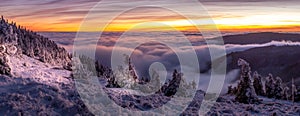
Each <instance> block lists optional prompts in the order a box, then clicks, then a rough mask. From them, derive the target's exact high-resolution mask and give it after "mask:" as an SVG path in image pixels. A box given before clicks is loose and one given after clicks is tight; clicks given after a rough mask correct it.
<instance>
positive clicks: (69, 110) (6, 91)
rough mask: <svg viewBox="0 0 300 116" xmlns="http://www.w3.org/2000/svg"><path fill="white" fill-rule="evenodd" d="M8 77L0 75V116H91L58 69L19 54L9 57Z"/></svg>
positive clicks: (64, 72)
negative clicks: (9, 74) (4, 115)
mask: <svg viewBox="0 0 300 116" xmlns="http://www.w3.org/2000/svg"><path fill="white" fill-rule="evenodd" d="M9 59H10V62H9V65H10V67H11V69H12V75H13V76H12V77H9V76H0V107H1V108H0V114H6V115H76V114H81V115H92V114H90V112H89V111H88V110H87V108H86V107H85V105H84V104H83V102H82V101H81V100H80V98H79V95H78V94H77V91H76V89H75V85H74V83H73V81H72V79H71V78H70V73H71V72H70V71H67V70H62V69H59V68H56V67H55V66H51V65H49V64H46V63H42V62H40V61H38V60H35V59H33V58H30V57H27V56H25V55H21V56H20V57H14V56H9Z"/></svg>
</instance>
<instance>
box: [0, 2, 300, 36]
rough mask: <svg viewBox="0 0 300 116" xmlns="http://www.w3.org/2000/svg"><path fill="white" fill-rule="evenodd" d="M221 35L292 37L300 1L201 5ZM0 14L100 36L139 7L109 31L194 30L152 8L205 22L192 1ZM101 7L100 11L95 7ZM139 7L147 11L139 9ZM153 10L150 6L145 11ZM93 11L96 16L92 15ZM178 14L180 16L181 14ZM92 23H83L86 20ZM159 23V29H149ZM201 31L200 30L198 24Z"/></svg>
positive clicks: (27, 7) (6, 5)
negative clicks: (285, 33)
mask: <svg viewBox="0 0 300 116" xmlns="http://www.w3.org/2000/svg"><path fill="white" fill-rule="evenodd" d="M198 2H200V3H201V4H203V6H204V7H205V9H206V10H207V11H206V12H207V13H208V14H209V15H210V16H211V18H212V19H213V21H214V23H215V24H216V26H217V27H218V28H219V29H220V30H221V31H288V32H298V31H299V30H300V1H299V0H227V1H224V0H199V1H198ZM0 3H1V4H0V12H1V15H3V16H4V17H5V18H7V19H9V20H10V21H15V22H17V24H19V25H22V26H25V27H27V28H29V29H32V30H34V31H78V30H79V28H80V27H81V24H82V22H83V21H84V22H86V25H85V26H86V27H82V28H81V31H98V30H99V28H104V27H105V26H106V24H107V22H105V21H104V20H106V18H108V17H112V15H113V14H117V13H119V12H120V11H122V10H123V9H124V8H127V7H135V6H139V7H137V8H135V9H132V10H129V11H126V12H124V11H122V14H120V15H118V16H117V17H115V19H114V20H113V21H112V22H110V23H109V25H108V27H105V31H126V30H129V29H131V28H133V27H135V26H136V25H138V24H141V23H147V24H144V25H143V26H142V27H137V28H138V29H139V30H168V29H169V28H170V27H173V28H175V29H177V30H185V31H188V30H195V26H194V25H193V24H191V23H190V22H189V21H188V20H187V18H186V17H184V16H182V15H181V14H178V12H174V11H172V10H167V9H164V8H160V7H156V6H154V7H153V6H150V5H152V4H154V3H157V4H162V5H164V6H171V7H173V8H178V9H182V10H184V11H185V14H186V15H188V16H191V17H193V18H189V20H194V21H202V22H205V20H207V19H209V18H208V17H201V16H203V15H201V13H199V12H198V8H200V7H201V6H199V5H195V4H194V3H193V2H192V0H151V1H150V0H102V1H101V0H0ZM96 4H98V5H99V7H95V5H96ZM141 5H144V6H142V7H141ZM145 5H149V6H145ZM92 8H94V9H93V10H91V9H92ZM179 12H180V11H179ZM88 13H89V14H90V18H85V17H86V16H87V14H88ZM149 22H155V23H149ZM196 25H197V24H196Z"/></svg>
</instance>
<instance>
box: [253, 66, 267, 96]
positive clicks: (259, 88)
mask: <svg viewBox="0 0 300 116" xmlns="http://www.w3.org/2000/svg"><path fill="white" fill-rule="evenodd" d="M253 80H254V81H253V86H254V89H255V92H256V94H257V95H261V96H263V95H265V92H264V89H263V84H262V81H261V76H260V75H259V74H258V73H257V72H256V71H255V72H254V74H253Z"/></svg>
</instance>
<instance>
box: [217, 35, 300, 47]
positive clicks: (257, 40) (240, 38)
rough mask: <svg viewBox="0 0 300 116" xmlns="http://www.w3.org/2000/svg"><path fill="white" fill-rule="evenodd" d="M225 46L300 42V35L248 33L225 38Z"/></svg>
mask: <svg viewBox="0 0 300 116" xmlns="http://www.w3.org/2000/svg"><path fill="white" fill-rule="evenodd" d="M223 39H224V43H225V44H241V45H244V44H263V43H268V42H271V41H282V40H285V41H292V42H299V41H300V34H293V33H273V32H261V33H248V34H238V35H227V36H223Z"/></svg>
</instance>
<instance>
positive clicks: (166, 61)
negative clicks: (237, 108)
mask: <svg viewBox="0 0 300 116" xmlns="http://www.w3.org/2000/svg"><path fill="white" fill-rule="evenodd" d="M41 34H42V35H44V36H46V37H49V38H50V39H51V40H53V41H55V42H56V43H58V44H59V45H61V46H63V47H65V48H66V49H67V50H68V51H69V52H72V49H73V47H74V46H73V42H74V38H76V33H41ZM80 35H81V36H80V39H78V40H80V41H81V42H82V43H83V44H86V45H87V47H85V48H84V49H85V50H87V51H88V50H89V48H88V45H92V44H95V43H96V44H97V47H96V53H95V55H96V59H98V60H99V61H100V62H101V63H102V64H104V65H106V66H110V65H111V59H112V58H111V55H112V51H113V50H115V51H119V53H122V52H124V53H126V52H129V51H131V52H132V51H133V52H132V55H131V60H132V62H133V64H134V66H135V69H136V70H137V73H138V75H139V76H144V77H149V68H150V66H151V64H153V63H157V62H159V63H161V64H163V65H164V68H165V69H166V70H167V72H168V76H170V75H171V73H172V71H173V70H174V69H180V66H181V65H180V62H179V59H178V54H184V55H185V58H189V55H190V54H193V53H196V56H197V58H198V63H199V66H200V70H195V69H193V68H192V66H189V64H188V63H185V64H184V66H185V67H186V68H187V69H189V71H190V72H191V73H190V74H195V75H197V74H198V73H200V72H201V74H200V81H199V87H200V88H201V89H203V90H206V88H207V86H208V82H209V81H210V76H211V75H210V64H211V63H210V62H211V61H213V60H215V59H216V58H219V57H222V54H220V56H217V57H216V58H215V59H211V55H210V50H216V51H222V49H224V48H226V53H227V54H230V53H233V52H242V51H245V50H249V49H252V48H259V47H267V46H299V45H300V42H291V41H270V42H268V43H263V44H246V45H239V44H226V45H216V44H210V45H207V44H206V42H205V40H204V39H203V38H202V36H201V34H190V33H189V34H184V37H183V35H182V34H174V33H170V32H160V33H159V34H158V32H155V33H147V34H145V33H132V34H128V35H126V36H122V34H120V33H114V32H111V33H104V34H103V35H102V36H101V37H99V38H100V39H99V38H90V37H95V36H96V35H98V33H81V34H80ZM123 38H130V39H124V40H122V39H123ZM151 38H159V39H154V40H164V43H172V44H178V46H179V47H178V49H176V50H175V51H174V49H172V48H170V46H166V45H165V44H162V43H160V42H159V41H150V42H146V43H143V41H145V40H147V39H151ZM174 38H176V39H174ZM180 38H182V39H187V40H189V41H190V42H191V45H193V46H192V49H190V48H191V46H182V45H187V44H183V43H184V41H181V40H180ZM141 41H142V42H141ZM117 42H119V43H122V45H124V46H117V45H116V43H117ZM134 43H143V44H141V45H139V46H138V47H136V48H131V47H130V46H129V47H126V45H127V44H128V45H129V44H134ZM75 47H76V46H75ZM192 63H193V62H192ZM191 65H192V64H191ZM189 67H190V68H189ZM238 74H239V70H232V71H228V73H227V75H226V78H225V83H224V87H225V88H226V87H227V86H228V85H229V84H234V83H235V80H236V77H237V76H238ZM186 76H192V75H186ZM221 77H222V76H221V75H220V78H221ZM186 78H187V80H188V81H189V79H188V78H189V77H186ZM225 88H224V89H225Z"/></svg>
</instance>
